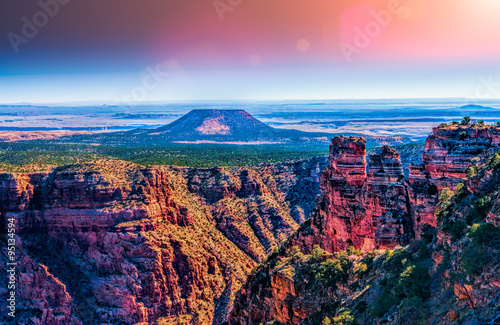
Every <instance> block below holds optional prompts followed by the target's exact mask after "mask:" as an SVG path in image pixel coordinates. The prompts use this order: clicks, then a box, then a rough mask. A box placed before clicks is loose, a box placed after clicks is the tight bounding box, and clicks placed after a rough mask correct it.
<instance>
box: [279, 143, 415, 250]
mask: <svg viewBox="0 0 500 325" xmlns="http://www.w3.org/2000/svg"><path fill="white" fill-rule="evenodd" d="M329 160H330V164H329V166H328V168H326V169H325V170H324V171H323V173H322V177H321V196H320V198H319V200H318V202H317V209H316V210H315V212H314V214H313V216H312V218H311V221H310V223H306V224H305V225H304V227H303V228H302V229H301V231H299V232H298V233H296V234H295V235H294V236H293V237H292V239H291V240H290V243H289V245H292V246H293V245H298V246H300V247H301V248H302V249H303V250H304V251H305V252H310V251H311V250H312V248H313V247H314V246H315V245H319V246H321V247H322V248H324V249H325V250H327V251H329V252H335V251H339V250H345V249H346V248H347V247H349V246H354V247H356V248H359V249H361V250H363V251H370V250H372V249H374V248H375V247H394V246H395V245H397V244H403V243H405V242H407V241H408V240H409V238H410V237H411V231H412V227H411V218H410V207H409V200H408V199H409V198H408V193H407V186H406V183H405V181H404V174H403V167H402V164H401V161H400V159H399V155H398V153H397V152H396V151H395V150H393V149H391V148H389V147H387V146H385V147H383V148H382V150H381V152H379V153H375V154H372V155H370V156H369V159H368V166H367V162H366V149H365V141H364V140H363V139H359V138H353V137H351V138H346V137H335V138H334V139H333V140H332V145H331V146H330V156H329ZM367 167H368V168H367ZM367 170H368V173H367Z"/></svg>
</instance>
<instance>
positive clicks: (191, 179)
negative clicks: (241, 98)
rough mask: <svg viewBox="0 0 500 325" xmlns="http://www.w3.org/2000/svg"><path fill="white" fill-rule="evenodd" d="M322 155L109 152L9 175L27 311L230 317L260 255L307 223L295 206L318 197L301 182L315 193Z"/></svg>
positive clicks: (102, 316) (21, 302)
mask: <svg viewBox="0 0 500 325" xmlns="http://www.w3.org/2000/svg"><path fill="white" fill-rule="evenodd" d="M323 164H324V161H323V160H321V159H319V160H312V161H306V162H303V163H297V164H283V165H279V166H263V167H259V168H258V169H256V170H243V169H233V170H231V172H232V173H228V172H227V171H223V170H220V169H218V170H212V171H209V170H208V171H207V170H197V169H184V168H167V167H165V168H154V169H142V168H139V167H137V166H135V165H133V164H127V163H124V162H121V161H106V162H99V163H96V164H84V165H73V166H66V167H60V168H57V169H55V170H54V171H53V172H52V173H37V174H22V175H12V174H1V175H0V219H1V220H2V223H1V224H2V227H5V220H7V218H15V220H16V225H17V227H16V229H17V231H18V234H19V237H18V238H19V242H18V245H17V246H18V248H19V253H18V261H19V268H18V272H19V274H18V279H19V286H18V314H17V315H18V318H17V322H18V323H23V322H28V321H29V320H31V321H33V322H35V323H39V324H91V323H110V324H120V323H126V324H135V323H140V322H148V323H154V322H156V321H158V322H166V323H168V322H174V323H175V322H177V321H180V320H181V319H183V320H184V321H187V322H189V323H191V324H211V323H215V324H217V323H219V322H221V321H223V320H224V319H225V317H226V315H227V314H228V312H229V310H230V309H231V307H232V301H233V299H234V294H235V292H236V291H238V290H239V288H240V286H241V283H242V282H243V281H244V280H245V278H246V275H247V273H248V272H249V271H250V269H251V268H252V267H253V266H255V260H259V259H261V258H262V257H263V256H265V255H266V254H267V252H268V250H270V249H272V247H275V246H276V245H277V244H278V243H279V241H280V240H283V239H285V238H286V237H287V236H288V235H289V234H290V233H291V232H292V231H293V230H294V229H296V228H297V227H298V226H297V223H296V222H295V221H294V220H293V219H292V218H291V217H290V213H291V212H290V211H291V210H293V209H297V208H301V207H304V208H308V205H309V204H310V203H308V202H306V201H307V200H304V199H301V198H300V197H299V198H297V197H296V195H295V193H296V192H297V191H299V190H300V188H301V187H302V186H303V183H304V182H305V183H307V184H312V187H311V188H310V190H312V191H311V193H312V194H313V195H315V193H316V192H315V190H314V187H316V188H317V189H316V191H318V190H319V184H318V181H319V179H318V178H319V177H317V176H316V171H317V170H321V168H320V167H319V166H323ZM207 173H208V174H207ZM232 174H235V175H236V177H234V176H232ZM226 177H227V178H226ZM310 182H312V183H310ZM294 199H295V200H294ZM233 201H234V202H236V203H238V202H239V203H238V208H241V209H243V210H244V212H243V213H242V214H241V215H236V212H235V211H237V209H235V208H233V207H232V205H231V204H230V203H232V202H233ZM310 201H311V202H312V201H313V200H312V199H311V200H310ZM251 209H253V214H248V215H247V211H250V210H251ZM309 209H310V208H309ZM225 211H228V212H225ZM233 216H234V217H233ZM238 218H240V219H238ZM233 220H234V221H233ZM259 220H260V221H259ZM242 224H244V226H242ZM238 226H240V227H243V229H247V233H246V234H245V235H246V236H247V239H248V241H247V242H253V243H256V245H255V246H254V247H252V246H250V245H247V242H245V241H244V240H241V237H240V235H241V234H242V232H239V231H238V228H237V227H238ZM245 227H246V228H245ZM259 227H260V228H259ZM266 234H269V235H268V237H266ZM266 245H267V246H266ZM259 247H260V251H259ZM6 254H7V251H6V250H3V251H2V254H1V255H0V256H1V262H2V263H1V266H0V267H2V268H3V267H4V266H5V263H4V262H5V258H6V256H7V255H6ZM252 258H253V259H252ZM3 271H4V270H2V272H3ZM1 281H2V282H0V287H1V288H2V291H0V293H1V295H2V297H4V296H5V295H6V294H7V291H6V290H5V289H4V288H6V285H4V284H5V283H4V282H3V281H5V278H2V279H1ZM0 308H2V309H1V311H2V315H3V316H6V315H7V313H6V310H4V309H5V305H2V307H0ZM3 320H5V321H7V319H6V318H4V319H3Z"/></svg>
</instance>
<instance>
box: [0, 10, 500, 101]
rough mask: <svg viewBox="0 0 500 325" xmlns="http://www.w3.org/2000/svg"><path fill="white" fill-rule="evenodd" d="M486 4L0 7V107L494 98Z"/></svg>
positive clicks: (498, 27)
mask: <svg viewBox="0 0 500 325" xmlns="http://www.w3.org/2000/svg"><path fill="white" fill-rule="evenodd" d="M499 14H500V1H497V0H476V1H471V0H307V1H306V0H272V1H270V0H142V1H137V0H106V1H103V0H85V1H83V0H39V1H35V0H33V1H14V0H2V1H0V103H22V102H23V103H24V102H29V103H49V102H70V101H101V102H109V103H140V102H145V101H191V100H221V99H223V100H240V99H241V100H243V99H244V100H284V99H287V100H288V99H350V98H352V99H363V98H423V97H425V98H429V97H441V98H444V97H467V98H479V99H486V98H500V41H499V40H500V19H498V15H499Z"/></svg>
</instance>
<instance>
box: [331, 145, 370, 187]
mask: <svg viewBox="0 0 500 325" xmlns="http://www.w3.org/2000/svg"><path fill="white" fill-rule="evenodd" d="M365 146H366V140H365V139H363V138H356V137H344V136H337V137H335V138H333V139H332V144H331V145H330V154H329V161H330V164H329V168H328V170H329V172H330V174H329V177H330V179H331V180H340V181H345V182H346V183H347V184H348V185H350V186H359V185H362V184H363V183H364V181H365V178H366V147H365Z"/></svg>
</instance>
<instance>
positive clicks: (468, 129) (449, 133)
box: [410, 124, 500, 189]
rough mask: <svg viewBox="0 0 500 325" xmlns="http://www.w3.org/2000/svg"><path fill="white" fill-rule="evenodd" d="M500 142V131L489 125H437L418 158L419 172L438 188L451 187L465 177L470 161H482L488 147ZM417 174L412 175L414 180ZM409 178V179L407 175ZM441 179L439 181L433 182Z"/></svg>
mask: <svg viewBox="0 0 500 325" xmlns="http://www.w3.org/2000/svg"><path fill="white" fill-rule="evenodd" d="M499 142H500V128H499V127H495V126H492V125H477V124H476V125H446V124H443V125H440V126H439V127H435V128H433V130H432V135H431V136H429V137H428V138H427V140H426V143H425V152H424V154H423V156H422V162H423V166H424V170H423V172H424V173H425V174H426V175H428V177H429V178H431V179H433V180H435V181H436V184H435V185H436V186H437V187H438V189H441V188H444V187H450V188H454V187H455V186H456V184H458V182H460V181H461V180H463V179H465V178H466V177H467V167H469V166H470V165H472V163H473V160H474V161H476V162H477V163H483V162H485V161H486V158H487V156H488V153H489V151H490V149H491V148H494V147H497V146H498V144H499ZM418 174H419V173H418V172H417V174H416V175H415V176H416V177H418ZM410 175H411V176H410V178H411V177H412V176H413V175H412V173H410ZM439 179H441V180H442V181H437V180H439Z"/></svg>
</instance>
